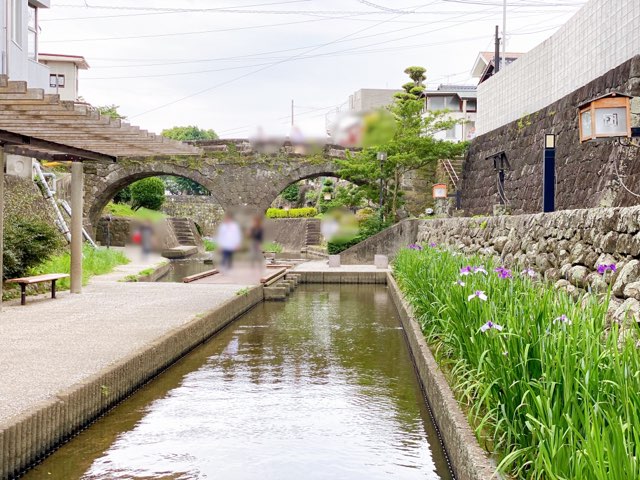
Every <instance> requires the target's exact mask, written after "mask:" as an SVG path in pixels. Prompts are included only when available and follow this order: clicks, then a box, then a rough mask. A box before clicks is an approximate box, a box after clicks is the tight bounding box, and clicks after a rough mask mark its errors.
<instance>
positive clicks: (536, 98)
mask: <svg viewBox="0 0 640 480" xmlns="http://www.w3.org/2000/svg"><path fill="white" fill-rule="evenodd" d="M639 53H640V0H591V1H589V2H588V3H587V4H586V5H585V6H584V7H583V8H582V9H581V10H580V11H579V12H578V13H577V14H576V15H575V16H574V17H572V18H571V19H570V20H569V21H568V22H567V23H566V24H565V25H564V26H563V27H562V28H560V30H558V32H556V33H555V34H554V35H553V36H552V37H551V38H549V39H548V40H546V41H545V42H543V43H541V44H540V45H538V46H537V47H536V48H534V49H533V50H531V51H530V52H528V53H527V54H526V55H524V56H522V57H521V58H520V59H519V60H517V61H516V62H514V63H513V64H511V65H510V66H509V67H508V68H506V69H504V70H503V71H501V72H500V73H498V74H497V75H495V76H493V77H492V78H490V79H489V80H487V81H486V82H483V83H482V84H480V85H479V87H478V120H477V123H476V129H477V134H478V135H482V134H484V133H487V132H489V131H491V130H494V129H496V128H498V127H501V126H502V125H505V124H507V123H509V122H512V121H514V120H517V119H519V118H521V117H523V116H525V115H528V114H531V113H533V112H535V111H537V110H540V109H542V108H544V107H546V106H547V105H549V104H551V103H553V102H555V101H556V100H559V99H560V98H562V97H564V96H566V95H568V94H569V93H571V92H573V91H575V90H577V89H578V88H580V87H582V86H583V85H586V84H587V83H589V82H591V81H592V80H594V79H595V78H597V77H599V76H601V75H603V74H605V73H606V72H608V71H609V70H611V69H613V68H615V67H617V66H618V65H620V64H622V63H624V62H625V61H627V60H628V59H630V58H631V57H633V56H634V55H637V54H639Z"/></svg>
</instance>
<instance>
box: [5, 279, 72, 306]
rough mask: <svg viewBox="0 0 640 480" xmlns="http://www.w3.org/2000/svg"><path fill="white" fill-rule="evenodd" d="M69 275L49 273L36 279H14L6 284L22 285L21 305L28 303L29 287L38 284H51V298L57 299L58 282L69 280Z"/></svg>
mask: <svg viewBox="0 0 640 480" xmlns="http://www.w3.org/2000/svg"><path fill="white" fill-rule="evenodd" d="M68 277H69V275H68V274H67V273H48V274H46V275H36V276H35V277H23V278H12V279H11V280H7V282H6V283H17V284H19V285H20V305H25V304H26V303H27V285H35V284H36V283H44V282H51V298H56V281H58V280H60V279H62V278H68Z"/></svg>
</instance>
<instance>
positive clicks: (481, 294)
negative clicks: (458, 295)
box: [467, 290, 487, 302]
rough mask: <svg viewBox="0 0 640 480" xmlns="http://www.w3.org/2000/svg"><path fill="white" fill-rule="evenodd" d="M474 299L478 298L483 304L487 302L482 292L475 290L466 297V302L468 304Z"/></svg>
mask: <svg viewBox="0 0 640 480" xmlns="http://www.w3.org/2000/svg"><path fill="white" fill-rule="evenodd" d="M474 298H479V299H480V300H482V301H483V302H486V301H487V295H486V294H485V293H484V292H483V291H482V290H476V291H475V292H473V293H472V294H471V295H469V296H468V297H467V301H469V302H470V301H471V300H473V299H474Z"/></svg>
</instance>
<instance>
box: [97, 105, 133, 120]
mask: <svg viewBox="0 0 640 480" xmlns="http://www.w3.org/2000/svg"><path fill="white" fill-rule="evenodd" d="M96 108H97V110H98V112H99V113H100V115H104V116H107V117H111V118H113V119H114V120H126V119H127V117H125V116H124V115H122V114H120V112H118V109H119V108H120V105H114V104H111V105H103V106H101V107H96Z"/></svg>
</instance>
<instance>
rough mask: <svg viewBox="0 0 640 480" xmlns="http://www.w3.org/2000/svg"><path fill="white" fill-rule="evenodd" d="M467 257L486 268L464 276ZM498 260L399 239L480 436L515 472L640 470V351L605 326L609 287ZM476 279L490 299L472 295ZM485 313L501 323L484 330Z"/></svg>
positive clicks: (412, 284)
mask: <svg viewBox="0 0 640 480" xmlns="http://www.w3.org/2000/svg"><path fill="white" fill-rule="evenodd" d="M466 265H472V266H474V265H475V266H478V265H484V267H485V268H486V271H487V272H488V273H487V275H484V274H482V273H475V274H470V275H467V276H461V275H460V273H461V271H460V269H461V268H462V267H464V266H466ZM494 267H495V265H494V264H493V263H492V262H490V261H487V259H486V258H481V257H471V258H465V257H464V256H461V255H458V254H455V253H452V252H446V251H439V250H437V249H435V248H426V249H424V250H423V251H414V250H403V251H401V252H400V253H399V254H398V256H397V258H396V260H395V262H394V275H395V276H396V278H397V279H398V283H399V285H400V287H401V289H402V290H403V292H404V294H405V296H406V298H407V300H408V301H409V302H410V304H411V305H412V307H413V308H414V312H415V314H416V318H417V319H418V321H419V322H420V323H421V326H422V329H423V332H424V334H425V337H426V339H427V342H428V343H429V345H430V347H431V349H432V351H433V352H434V354H435V356H436V358H437V360H438V362H439V363H440V364H441V366H442V367H443V370H444V371H445V372H447V375H448V378H449V381H450V383H451V385H452V387H453V389H454V392H455V394H456V396H457V398H458V400H459V402H460V403H461V404H462V406H463V409H464V410H465V411H466V412H467V414H468V418H469V421H470V423H471V425H472V426H473V427H474V429H475V432H476V435H477V437H478V438H479V440H480V443H481V444H482V445H483V446H484V447H485V448H487V449H488V450H490V451H493V452H494V453H495V454H496V456H497V457H498V460H499V462H500V463H499V468H500V470H501V471H503V472H506V473H509V474H511V475H513V477H514V478H519V479H535V480H542V479H545V480H547V479H557V480H560V479H575V480H578V479H580V480H589V479H595V480H611V479H637V478H640V458H639V453H640V452H639V451H638V450H639V448H640V350H639V348H638V346H637V345H636V338H634V337H635V336H634V335H625V336H624V337H623V336H621V335H619V333H620V332H619V326H618V325H617V324H615V323H614V324H613V325H610V326H608V325H607V323H606V310H607V305H608V295H604V296H601V298H600V299H598V298H597V297H596V296H594V295H590V296H588V297H586V298H585V299H583V301H581V302H578V303H576V302H574V301H572V300H571V298H570V297H569V296H568V295H566V294H565V293H563V292H559V291H557V290H555V289H554V288H553V286H552V285H548V284H544V283H542V282H539V281H537V280H532V279H530V278H529V277H527V276H523V275H521V274H519V273H518V272H516V271H514V272H513V278H500V277H499V275H498V274H497V273H496V272H495V271H494ZM458 280H462V281H464V282H465V284H466V285H464V286H462V285H459V284H456V283H455V282H457V281H458ZM478 290H481V291H483V292H485V294H486V296H487V300H486V301H482V300H481V299H479V298H473V299H472V300H468V296H469V295H472V294H473V293H474V292H476V291H478ZM561 315H566V317H567V318H568V319H569V320H570V323H569V322H563V321H558V320H556V319H558V318H559V317H561ZM489 320H491V321H492V322H495V323H496V324H499V325H500V326H502V327H503V329H502V330H498V329H495V328H492V329H489V330H487V331H485V332H482V331H481V330H480V328H481V327H482V326H483V325H484V324H485V322H487V321H489ZM630 328H636V327H635V326H632V327H630Z"/></svg>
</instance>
